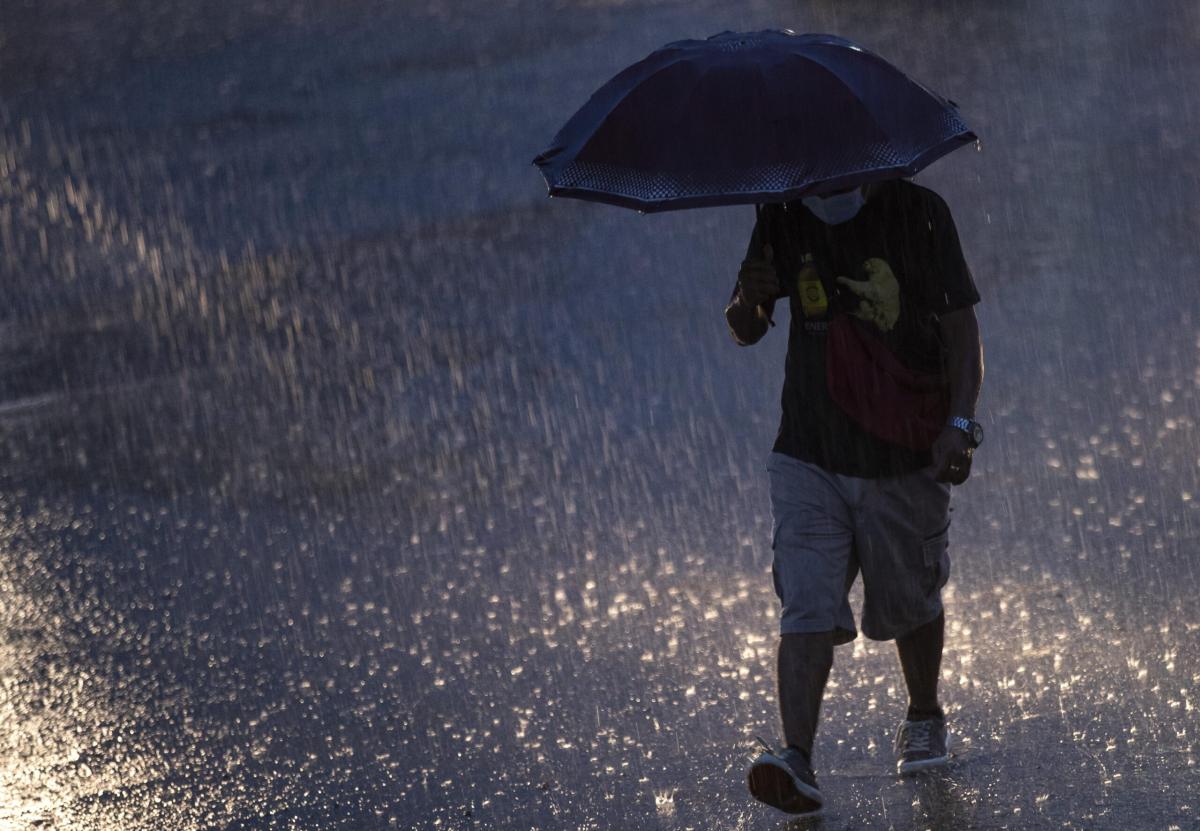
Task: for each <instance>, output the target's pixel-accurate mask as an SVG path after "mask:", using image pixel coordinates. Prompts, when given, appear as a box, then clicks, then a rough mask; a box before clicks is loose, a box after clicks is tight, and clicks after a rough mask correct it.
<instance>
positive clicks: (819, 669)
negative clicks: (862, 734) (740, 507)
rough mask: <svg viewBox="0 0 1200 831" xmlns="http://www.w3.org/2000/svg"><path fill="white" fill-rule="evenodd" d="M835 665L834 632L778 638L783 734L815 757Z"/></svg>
mask: <svg viewBox="0 0 1200 831" xmlns="http://www.w3.org/2000/svg"><path fill="white" fill-rule="evenodd" d="M832 666H833V633H832V632H817V633H813V634H789V635H783V636H782V637H780V639H779V663H778V672H779V712H780V715H781V716H782V717H783V737H784V740H785V741H786V742H787V744H788V745H789V746H791V747H796V748H799V749H800V750H802V751H804V753H805V755H807V756H808V757H809V758H810V759H811V758H812V748H813V736H815V735H816V732H817V716H818V715H819V714H820V712H821V696H822V695H823V694H824V692H825V682H826V681H828V680H829V669H830V667H832Z"/></svg>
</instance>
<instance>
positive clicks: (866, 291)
mask: <svg viewBox="0 0 1200 831" xmlns="http://www.w3.org/2000/svg"><path fill="white" fill-rule="evenodd" d="M863 271H865V272H866V274H867V279H866V280H851V279H850V278H849V277H838V278H837V281H838V282H839V283H841V284H842V285H843V286H845V287H846V288H848V289H849V290H850V291H852V292H854V294H855V295H857V296H858V308H857V309H856V310H854V311H853V312H851V314H853V315H854V316H855V317H857V318H858V319H859V320H866V321H869V322H871V323H874V324H875V325H876V326H878V327H879V329H880V331H883V332H890V331H891V330H892V327H894V326H895V325H896V321H897V320H899V319H900V283H898V282H897V281H896V275H895V274H893V273H892V269H891V266H889V265H888V264H887V263H886V262H885V261H883V260H881V259H879V258H878V257H872V258H871V259H869V260H867V261H866V262H864V263H863Z"/></svg>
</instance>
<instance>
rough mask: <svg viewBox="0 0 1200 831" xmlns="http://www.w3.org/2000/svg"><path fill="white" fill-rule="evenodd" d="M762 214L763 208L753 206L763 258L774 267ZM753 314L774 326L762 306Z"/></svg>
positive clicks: (771, 250) (773, 322)
mask: <svg viewBox="0 0 1200 831" xmlns="http://www.w3.org/2000/svg"><path fill="white" fill-rule="evenodd" d="M763 213H764V211H763V206H762V205H759V204H755V206H754V223H755V227H757V228H758V232H759V238H760V239H761V240H762V243H763V247H762V252H763V258H764V259H765V260H766V261H767V262H769V263H771V265H774V264H775V249H774V248H772V247H771V240H770V236H769V235H768V233H767V223H766V220H764V219H763ZM754 312H755V314H757V315H758V316H759V317H760V318H762V319H763V320H765V321H766V322H767V324H768V325H769V326H774V325H775V321H774V320H772V319H771V313H770V312H768V311H767V310H766V309H764V308H763V307H762V306H757V307H755V309H754Z"/></svg>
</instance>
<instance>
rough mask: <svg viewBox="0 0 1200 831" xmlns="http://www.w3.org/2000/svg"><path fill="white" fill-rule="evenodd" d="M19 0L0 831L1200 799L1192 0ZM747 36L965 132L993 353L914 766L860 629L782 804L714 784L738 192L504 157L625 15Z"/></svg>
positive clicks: (749, 561)
mask: <svg viewBox="0 0 1200 831" xmlns="http://www.w3.org/2000/svg"><path fill="white" fill-rule="evenodd" d="M5 12H6V14H7V15H9V16H8V18H7V23H6V28H5V31H4V32H3V33H0V38H2V39H0V92H2V93H3V100H2V101H0V270H2V274H0V293H2V299H3V301H4V302H3V303H0V308H3V309H4V316H3V317H2V318H0V370H2V377H3V382H2V383H3V386H2V387H0V389H2V390H3V395H2V396H0V449H2V450H3V453H4V464H3V465H2V466H0V467H2V471H0V545H2V546H3V556H2V557H0V634H2V637H0V714H2V715H3V722H4V724H5V725H6V727H5V729H4V730H3V731H0V736H2V739H0V829H9V828H12V829H18V828H19V829H25V828H55V829H76V828H78V829H85V828H87V829H93V828H96V829H122V831H126V829H142V828H145V829H159V828H173V829H179V831H189V829H214V828H221V829H264V828H280V829H283V828H321V829H341V828H344V829H362V828H368V829H373V828H379V829H392V828H401V829H459V828H462V829H466V828H512V829H558V828H571V829H589V828H595V829H600V828H623V829H664V830H668V831H685V829H696V830H697V831H700V829H722V830H723V831H724V829H749V828H777V829H784V828H788V829H796V828H821V829H825V830H826V831H840V829H862V828H896V829H907V828H912V829H926V828H935V829H944V831H956V830H957V829H977V828H978V829H1021V828H1071V829H1088V830H1089V831H1091V829H1128V828H1156V829H1172V828H1175V829H1180V831H1183V830H1184V829H1191V828H1197V827H1200V800H1197V798H1196V796H1195V794H1196V793H1197V792H1200V788H1198V786H1200V766H1198V765H1197V757H1198V755H1200V748H1198V746H1197V732H1196V731H1197V728H1196V724H1197V717H1196V707H1197V693H1196V690H1197V689H1200V650H1197V648H1196V642H1197V638H1198V637H1200V599H1198V598H1200V591H1197V588H1198V587H1200V565H1198V562H1200V561H1198V560H1197V558H1196V544H1197V537H1198V527H1200V521H1198V520H1200V517H1198V516H1197V513H1196V511H1197V510H1198V507H1197V506H1198V505H1200V474H1198V470H1200V435H1198V434H1197V426H1196V425H1197V420H1198V419H1200V320H1198V319H1197V316H1196V311H1195V310H1196V309H1197V308H1200V306H1198V304H1197V300H1198V299H1200V288H1197V285H1196V282H1195V276H1194V275H1195V273H1196V271H1197V267H1198V266H1200V250H1198V247H1197V236H1196V234H1195V222H1196V217H1198V216H1200V195H1197V194H1196V193H1195V192H1194V189H1193V188H1192V187H1191V182H1192V181H1194V180H1195V177H1196V175H1197V174H1200V158H1198V157H1197V150H1196V148H1195V147H1194V146H1193V145H1192V144H1191V143H1189V142H1188V141H1187V140H1186V136H1187V135H1189V134H1190V133H1191V132H1194V131H1195V130H1196V129H1197V128H1198V126H1200V125H1198V124H1197V121H1198V120H1200V111H1197V110H1196V108H1195V107H1192V106H1190V105H1189V104H1188V103H1187V101H1186V100H1185V99H1186V94H1187V93H1186V90H1188V89H1191V88H1192V87H1193V86H1194V81H1195V79H1196V78H1198V77H1200V50H1197V49H1196V46H1197V38H1198V37H1200V12H1198V11H1197V10H1196V9H1195V8H1193V5H1192V4H1188V3H1183V2H1179V1H1178V0H1161V2H1155V3H1151V4H1148V6H1147V7H1146V8H1145V9H1143V8H1142V7H1139V9H1138V10H1132V9H1131V7H1129V6H1128V4H1124V3H1120V2H1116V0H1094V1H1093V0H1089V2H1086V3H1085V2H1083V0H1078V1H1076V0H1071V2H1064V3H1061V4H1052V5H1046V4H1043V5H1040V6H1039V5H1037V4H1015V5H1009V4H993V5H991V6H986V7H985V6H982V5H980V6H975V5H970V4H961V3H955V2H949V0H947V1H946V2H934V3H919V4H918V3H896V4H891V5H888V6H887V8H886V9H885V8H883V7H882V6H881V4H878V3H870V2H858V0H855V1H854V2H837V3H835V2H815V3H811V4H806V6H805V9H804V10H803V12H798V11H797V10H796V8H795V5H794V4H786V3H779V2H765V1H764V0H755V2H751V3H748V4H740V5H739V6H738V7H737V8H736V9H734V10H732V11H731V9H730V8H729V7H728V5H727V4H720V3H715V2H700V3H690V4H676V3H658V2H649V0H646V1H645V2H643V1H642V0H630V1H629V2H573V1H572V2H558V3H552V4H540V5H539V4H534V3H531V2H526V0H512V2H508V3H500V4H478V3H468V4H466V6H465V7H464V8H462V9H453V10H452V9H451V8H450V7H449V6H447V5H445V4H439V3H430V4H424V5H422V6H420V7H417V6H412V7H409V6H408V5H407V4H388V3H383V2H372V0H353V2H346V3H333V2H326V0H298V1H297V2H288V1H287V0H263V2H256V3H254V4H239V3H224V2H221V3H213V4H205V6H204V7H203V8H200V7H196V8H192V7H188V6H185V5H181V4H178V3H167V4H165V5H164V4H151V3H149V2H142V0H137V2H132V3H126V4H113V3H95V4H91V5H88V4H84V3H82V2H80V0H46V2H32V0H28V2H22V1H21V0H18V2H16V3H14V4H13V5H12V8H11V11H10V9H9V8H8V7H6V9H5ZM768 26H771V27H777V26H790V27H791V28H795V29H797V30H808V31H833V32H836V33H839V34H844V35H846V36H850V37H853V38H855V39H856V40H859V41H861V42H863V43H865V44H867V45H868V46H871V47H873V48H875V49H877V50H878V51H879V52H881V53H882V54H884V55H886V56H888V57H889V58H892V59H894V60H895V61H896V63H897V64H899V65H901V66H904V67H905V68H907V69H910V70H911V72H912V73H913V75H914V76H915V77H917V78H919V79H921V80H924V81H927V82H929V83H930V84H931V85H933V86H934V87H936V88H938V89H940V90H945V91H946V92H947V93H948V94H949V95H950V96H951V97H953V98H954V99H955V100H957V101H959V102H960V103H961V105H962V108H963V112H964V114H965V115H966V116H967V118H968V120H969V121H970V123H971V124H972V126H973V127H975V128H976V129H977V131H978V132H979V133H980V134H981V136H982V137H983V139H984V141H983V145H982V150H981V152H979V153H976V152H974V151H973V150H965V151H960V152H959V153H958V154H954V155H952V156H950V157H947V158H946V159H944V160H942V161H940V162H938V164H936V165H934V166H933V167H931V168H930V169H929V170H928V171H926V172H923V173H922V174H921V176H920V177H919V179H918V181H920V182H921V183H922V184H926V185H928V186H930V187H933V188H935V189H936V190H938V191H939V192H940V193H942V194H943V195H944V196H945V197H946V199H947V201H948V203H949V204H950V206H951V207H952V209H953V210H954V213H955V218H956V221H957V224H958V228H959V231H960V234H961V237H962V240H963V245H964V249H965V252H966V256H967V258H968V261H969V262H970V264H971V266H972V269H973V271H974V273H975V278H976V281H977V283H978V285H979V287H980V290H981V293H982V294H983V302H982V303H981V304H980V306H979V315H980V319H981V325H982V328H983V334H984V339H985V344H986V348H987V379H986V381H985V385H984V392H983V399H982V403H981V410H980V415H981V419H982V421H983V423H984V425H985V428H986V430H987V440H986V443H985V445H984V446H983V447H982V448H981V449H980V451H979V455H978V456H977V457H976V467H975V471H974V474H973V476H972V479H971V481H969V482H968V483H967V484H966V485H965V486H964V487H962V488H960V489H958V491H957V492H956V495H955V503H954V506H955V511H954V514H953V525H952V529H951V545H952V549H951V552H952V558H953V566H952V576H951V582H950V584H949V586H948V588H947V592H946V605H947V642H946V654H945V660H944V663H943V668H942V681H941V683H942V690H943V693H944V695H943V698H944V700H945V703H946V706H947V710H948V714H949V719H950V728H951V730H952V732H953V734H954V743H953V748H954V753H955V758H954V760H953V764H952V765H951V766H950V767H949V768H947V769H946V770H945V771H943V772H938V773H931V774H928V775H923V776H920V777H915V778H912V779H900V778H898V777H896V776H895V775H894V765H895V760H894V757H893V750H892V742H893V737H894V735H895V730H896V726H897V723H898V721H899V720H900V719H901V717H902V716H903V713H904V708H905V705H906V693H905V690H904V685H903V679H902V677H901V674H900V671H899V667H898V664H897V660H896V658H895V655H894V649H893V648H892V647H891V645H890V644H877V643H872V642H868V641H865V640H863V639H859V640H857V641H855V642H854V643H853V644H851V645H847V646H845V647H843V648H840V649H839V650H838V651H837V657H836V661H835V666H834V670H833V674H832V676H831V679H830V685H829V691H828V695H827V697H826V700H825V703H824V710H823V713H824V716H823V721H822V724H821V728H820V731H819V733H818V737H817V746H816V750H815V758H814V762H815V766H816V771H817V776H818V778H819V781H820V783H821V787H822V790H823V792H824V793H825V795H826V800H827V808H826V811H825V814H824V816H823V817H822V818H820V819H818V820H812V821H801V822H799V823H797V822H791V821H789V820H788V818H787V817H785V816H783V815H781V814H777V813H774V812H772V811H771V809H769V808H766V807H764V806H761V805H758V804H756V803H754V802H753V801H752V800H751V799H750V798H749V796H748V795H747V793H746V788H745V768H746V764H747V761H748V759H749V757H750V755H751V753H752V752H753V747H754V737H755V736H761V737H763V738H764V739H766V740H767V741H769V742H774V741H777V740H778V732H779V727H778V721H777V719H778V716H777V711H776V704H775V691H774V688H775V668H774V664H775V649H776V642H777V637H776V633H777V626H778V620H777V614H778V610H777V601H776V599H775V596H774V593H773V590H772V585H771V576H770V534H771V520H770V510H769V503H768V500H767V492H766V476H765V470H764V466H765V461H766V456H767V451H768V449H769V447H770V442H771V439H772V438H773V435H774V430H775V427H776V424H777V419H778V407H779V402H778V395H779V386H780V383H781V381H782V360H783V340H784V338H783V335H782V332H783V331H785V330H786V326H785V325H781V326H780V327H778V330H774V331H773V333H772V334H771V336H769V337H768V338H767V339H765V340H764V342H763V343H762V344H760V345H759V346H756V347H755V348H754V349H750V350H744V349H739V348H738V347H736V346H735V345H734V344H733V343H732V342H731V341H730V340H729V337H728V332H727V331H726V328H725V324H724V321H723V320H722V319H721V316H720V314H721V309H722V308H723V306H724V303H725V301H726V299H727V298H728V294H729V289H730V286H731V285H732V281H733V279H734V275H735V273H736V267H737V263H738V262H739V261H740V259H741V256H742V254H743V252H744V251H745V245H746V238H747V235H748V233H749V229H750V225H751V223H752V221H753V215H752V212H751V211H750V209H748V208H747V209H745V210H738V209H720V210H717V209H714V210H699V211H690V212H685V213H683V214H664V215H658V216H637V215H636V214H635V213H633V212H626V211H621V210H618V209H615V208H607V207H603V206H597V205H586V204H581V203H573V202H571V201H570V200H554V201H553V203H551V202H550V200H547V199H546V198H545V189H544V186H543V184H542V182H541V181H540V178H539V177H538V175H537V173H536V171H535V170H534V169H533V168H532V167H530V165H529V160H530V159H531V158H532V157H533V155H534V154H535V153H536V152H537V151H538V150H540V149H541V148H542V146H544V144H545V142H546V140H547V139H548V138H549V137H550V136H551V135H552V133H553V131H554V130H555V129H557V127H558V126H559V125H560V124H561V122H562V121H563V119H565V117H566V116H567V115H569V113H570V112H571V111H573V109H574V108H575V107H577V106H579V104H581V103H582V102H583V101H584V100H586V97H587V95H589V94H590V92H591V91H592V90H594V89H595V88H596V87H597V86H598V85H599V84H600V83H602V82H603V81H604V80H606V79H607V78H608V77H610V76H611V75H612V74H613V73H614V72H615V71H617V69H619V68H620V67H622V66H625V65H627V64H629V63H631V62H632V61H634V60H636V59H638V58H639V57H641V56H642V55H644V54H646V53H647V52H648V51H649V50H651V49H653V48H655V47H657V46H659V45H661V44H662V43H666V42H668V41H671V40H673V39H677V38H679V37H697V36H704V35H707V34H712V33H715V32H717V31H721V30H723V29H743V30H749V29H754V28H763V27H768ZM913 31H918V32H921V33H922V37H920V38H914V37H912V36H911V33H912V32H913ZM1149 54H1153V56H1155V57H1154V59H1148V58H1147V57H1146V56H1147V55H1149ZM781 322H782V319H781ZM857 596H858V595H857V594H856V597H857Z"/></svg>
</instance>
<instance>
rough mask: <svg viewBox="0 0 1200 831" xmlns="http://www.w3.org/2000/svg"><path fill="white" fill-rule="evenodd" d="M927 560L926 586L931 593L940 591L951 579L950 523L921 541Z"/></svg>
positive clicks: (922, 551) (922, 552) (923, 553)
mask: <svg viewBox="0 0 1200 831" xmlns="http://www.w3.org/2000/svg"><path fill="white" fill-rule="evenodd" d="M921 554H922V555H923V557H924V560H925V574H926V578H925V579H926V585H927V587H928V588H929V590H930V591H931V592H937V591H940V590H941V588H942V587H943V586H945V585H946V583H947V581H949V579H950V523H949V521H947V522H946V526H945V527H944V528H942V530H940V531H938V532H937V533H935V534H930V535H929V536H928V537H926V538H925V539H924V540H922V541H921Z"/></svg>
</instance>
